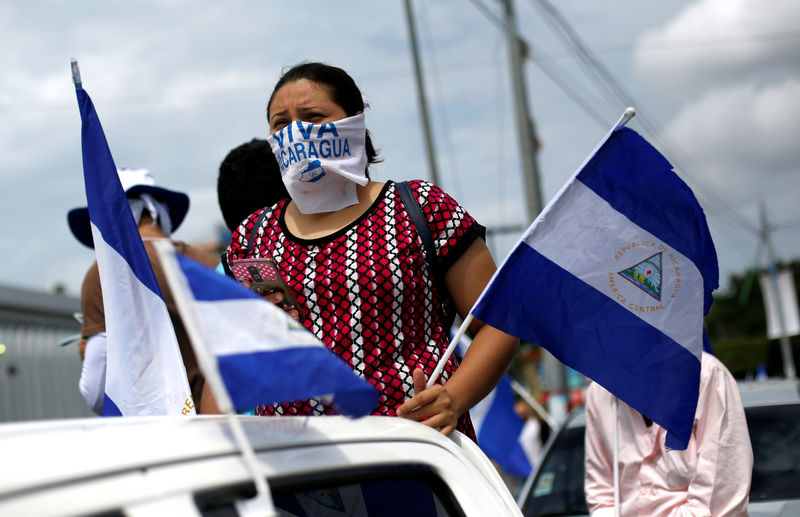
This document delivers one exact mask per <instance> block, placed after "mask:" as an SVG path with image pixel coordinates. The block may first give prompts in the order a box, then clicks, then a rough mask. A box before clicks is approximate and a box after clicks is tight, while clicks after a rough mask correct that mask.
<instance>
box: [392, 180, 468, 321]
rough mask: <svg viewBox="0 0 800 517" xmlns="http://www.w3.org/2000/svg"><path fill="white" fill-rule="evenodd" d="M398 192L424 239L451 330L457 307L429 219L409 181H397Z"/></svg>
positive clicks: (423, 244)
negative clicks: (438, 262) (444, 273)
mask: <svg viewBox="0 0 800 517" xmlns="http://www.w3.org/2000/svg"><path fill="white" fill-rule="evenodd" d="M395 187H396V188H397V192H398V193H399V194H400V198H401V199H402V200H403V205H405V207H406V211H408V215H409V216H411V221H412V222H413V223H414V226H415V227H416V228H417V233H418V234H419V237H420V239H421V240H422V246H423V248H424V249H425V262H426V263H427V264H428V269H429V270H430V272H431V274H433V281H434V283H435V284H436V290H437V291H438V292H439V297H440V298H441V299H442V315H443V317H444V323H445V325H447V328H446V331H447V332H450V326H451V325H452V324H453V320H454V318H455V309H454V307H453V300H451V299H450V293H449V292H448V291H447V285H445V283H444V275H443V274H442V273H441V271H440V269H439V267H438V265H437V264H436V247H435V246H434V244H433V236H432V235H431V228H430V226H428V221H427V220H426V219H425V214H423V213H422V208H421V207H420V206H419V201H417V198H416V197H415V196H414V193H413V192H412V191H411V186H410V185H409V184H408V182H407V181H401V182H398V183H395Z"/></svg>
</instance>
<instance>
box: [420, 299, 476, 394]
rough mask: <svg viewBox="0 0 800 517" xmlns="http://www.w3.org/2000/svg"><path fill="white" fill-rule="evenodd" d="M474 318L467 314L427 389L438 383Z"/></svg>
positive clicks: (440, 360)
mask: <svg viewBox="0 0 800 517" xmlns="http://www.w3.org/2000/svg"><path fill="white" fill-rule="evenodd" d="M474 317H475V316H473V315H472V313H470V314H467V317H466V318H464V321H463V322H461V326H460V327H458V331H457V332H456V334H455V335H454V336H453V339H452V340H451V341H450V344H449V345H447V350H445V351H444V355H442V358H441V359H439V363H438V364H437V365H436V369H435V370H433V373H432V374H431V377H430V379H428V382H427V384H426V386H425V387H426V388H430V387H431V386H433V384H434V383H435V382H436V379H438V378H439V375H440V374H441V373H442V370H443V369H444V365H445V363H447V360H448V359H450V356H451V355H453V350H455V349H456V345H457V344H458V342H459V341H461V338H462V337H463V336H464V333H465V332H466V331H467V327H469V324H470V323H472V319H473V318H474Z"/></svg>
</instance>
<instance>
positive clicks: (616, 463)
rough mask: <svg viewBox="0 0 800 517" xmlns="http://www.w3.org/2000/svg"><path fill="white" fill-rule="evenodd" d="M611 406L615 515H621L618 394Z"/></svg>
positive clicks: (616, 516)
mask: <svg viewBox="0 0 800 517" xmlns="http://www.w3.org/2000/svg"><path fill="white" fill-rule="evenodd" d="M611 406H612V408H613V409H614V453H613V461H614V467H613V472H614V516H615V517H619V515H620V514H619V505H620V501H619V399H617V397H616V395H615V396H614V398H613V399H612V402H611Z"/></svg>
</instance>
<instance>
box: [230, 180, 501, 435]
mask: <svg viewBox="0 0 800 517" xmlns="http://www.w3.org/2000/svg"><path fill="white" fill-rule="evenodd" d="M409 186H410V187H411V190H412V192H413V193H414V195H415V197H416V198H417V200H418V202H419V204H420V207H421V208H422V212H423V214H424V216H425V218H426V219H427V221H428V226H429V227H430V230H431V234H432V236H433V240H434V246H435V249H436V255H437V257H436V262H437V263H438V265H439V268H440V270H441V271H447V269H448V268H449V267H450V266H451V265H452V264H453V263H454V262H455V261H456V260H458V258H459V257H461V255H462V254H463V253H464V252H465V251H466V250H467V248H469V246H470V245H471V244H472V243H473V242H474V241H475V239H477V238H484V237H485V228H484V227H482V226H481V225H480V224H478V223H477V222H476V221H475V220H474V219H473V218H472V217H471V216H470V215H469V214H468V213H467V212H466V211H465V210H464V209H463V208H462V207H461V206H460V205H459V204H458V203H456V201H455V200H453V199H452V198H451V197H450V196H449V195H447V194H446V193H445V192H444V191H443V190H441V189H440V188H439V187H437V186H435V185H433V184H431V183H428V182H425V181H421V180H415V181H409ZM288 202H289V200H288V199H284V200H282V201H279V202H278V203H276V204H275V205H273V206H271V207H266V208H263V209H262V210H258V211H256V212H255V213H253V214H252V215H250V217H249V218H248V219H247V220H245V221H244V222H243V223H242V224H241V225H240V226H239V227H238V228H237V229H236V230H235V231H234V232H233V235H232V237H231V244H230V247H229V248H228V255H227V256H228V261H229V262H230V261H231V260H233V259H240V258H245V257H271V258H273V259H274V260H275V262H276V263H277V265H278V268H279V269H280V271H281V273H282V274H283V277H284V279H285V280H286V283H287V284H288V285H289V288H290V289H291V290H292V292H293V293H294V295H295V297H296V299H297V303H298V305H299V306H300V308H301V309H302V314H303V316H302V318H301V321H300V322H301V323H302V324H303V325H304V326H305V327H306V328H307V329H308V330H309V331H311V332H312V333H314V334H315V335H316V336H317V337H318V338H319V339H320V340H321V341H322V342H323V343H325V345H327V346H328V348H330V349H331V350H332V351H333V352H335V353H336V354H337V355H338V356H339V357H341V358H342V359H344V361H345V362H347V363H348V364H349V365H350V366H351V367H352V368H353V370H354V371H355V372H356V373H357V374H358V375H359V376H361V377H362V378H364V379H366V380H367V381H368V382H369V383H370V384H372V385H373V386H375V387H376V388H377V390H378V392H379V393H380V396H379V400H378V403H377V405H376V406H375V408H374V409H373V411H372V414H374V415H389V416H394V415H395V409H396V408H397V407H399V406H400V405H401V404H403V403H404V402H405V401H406V400H407V399H409V398H410V397H412V396H413V381H412V375H411V374H412V372H413V370H414V369H415V368H416V367H420V368H422V370H423V371H424V372H425V375H426V377H429V376H430V375H431V374H432V373H433V370H434V369H435V367H436V364H437V363H438V361H439V358H440V357H441V356H442V353H443V352H444V350H445V349H446V348H447V345H448V343H449V341H450V337H449V330H450V329H449V328H445V326H444V322H443V317H442V312H441V309H440V308H441V306H442V305H441V300H440V297H439V293H438V292H437V288H436V285H435V284H436V282H435V280H434V278H433V277H432V273H431V271H430V268H429V266H428V264H427V262H426V261H425V251H424V247H423V244H422V241H421V239H420V237H419V235H418V233H417V230H416V227H415V226H414V223H413V221H412V219H411V217H410V216H409V214H408V212H407V211H406V209H405V206H404V205H403V203H402V200H401V198H400V195H399V193H398V191H397V189H396V188H395V184H394V183H393V182H391V181H389V182H387V183H386V184H385V185H384V187H383V190H382V191H381V194H380V195H379V196H378V198H377V199H376V200H375V202H374V203H373V204H372V206H370V208H369V209H368V210H367V211H366V212H365V213H364V214H363V215H362V216H361V217H359V218H358V219H357V220H355V221H353V222H352V223H351V224H349V225H348V226H346V227H345V228H342V229H341V230H339V231H337V232H336V233H334V234H331V235H328V236H326V237H323V238H319V239H301V238H298V237H295V236H294V235H292V234H291V233H290V232H289V231H288V229H287V228H286V224H285V222H284V211H285V207H286V205H287V204H288ZM264 210H266V211H267V214H266V217H265V218H264V219H263V223H262V224H261V227H260V228H254V226H255V225H256V223H257V222H258V219H259V216H260V215H261V212H262V211H264ZM254 231H255V232H256V237H255V239H254V241H253V246H252V250H248V249H247V242H248V239H249V237H250V235H251V234H252V232H254ZM457 366H458V363H457V361H456V359H455V358H454V357H451V358H450V360H449V361H448V362H447V365H446V366H445V368H444V370H443V372H442V374H441V377H440V380H439V381H438V382H440V383H442V384H443V383H444V382H445V381H446V380H447V379H448V378H449V377H450V376H451V375H452V374H453V372H454V371H455V369H456V368H457ZM256 414H260V415H321V414H334V409H333V408H332V407H331V406H330V405H329V404H327V403H325V401H323V400H320V399H308V400H303V401H298V402H294V403H287V404H275V405H268V406H261V407H259V408H257V409H256ZM458 430H459V431H461V432H462V433H464V434H466V435H467V436H470V437H471V438H473V439H475V433H474V430H473V428H472V423H471V421H470V419H469V413H468V412H467V413H466V414H464V415H463V416H462V417H461V419H459V422H458Z"/></svg>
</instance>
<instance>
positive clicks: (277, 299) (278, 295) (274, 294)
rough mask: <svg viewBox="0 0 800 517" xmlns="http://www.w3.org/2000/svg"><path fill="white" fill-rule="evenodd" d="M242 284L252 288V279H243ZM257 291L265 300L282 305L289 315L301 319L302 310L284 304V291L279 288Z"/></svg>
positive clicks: (297, 319) (294, 318)
mask: <svg viewBox="0 0 800 517" xmlns="http://www.w3.org/2000/svg"><path fill="white" fill-rule="evenodd" d="M241 283H242V285H243V286H245V287H247V288H248V289H250V286H251V282H250V280H247V279H245V280H242V282H241ZM256 292H257V293H258V294H259V295H260V296H261V297H262V298H264V299H265V300H267V301H270V302H272V303H274V304H275V305H277V306H278V307H280V308H281V309H283V310H284V312H286V314H288V315H289V317H290V318H292V319H293V320H295V321H300V311H298V310H297V308H295V307H286V306H285V305H283V298H284V296H283V293H282V292H281V291H279V290H277V289H271V290H269V291H263V290H261V289H258V290H256Z"/></svg>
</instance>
